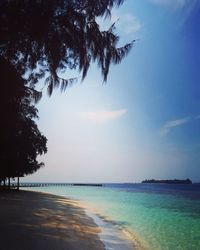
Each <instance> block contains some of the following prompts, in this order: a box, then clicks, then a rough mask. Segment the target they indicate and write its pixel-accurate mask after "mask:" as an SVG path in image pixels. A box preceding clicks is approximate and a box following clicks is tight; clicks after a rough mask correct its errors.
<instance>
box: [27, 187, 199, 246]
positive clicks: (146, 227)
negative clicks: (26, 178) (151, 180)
mask: <svg viewBox="0 0 200 250" xmlns="http://www.w3.org/2000/svg"><path fill="white" fill-rule="evenodd" d="M26 189H28V190H30V189H31V190H35V191H42V192H48V193H52V194H56V195H61V196H64V197H67V198H72V199H75V200H78V201H79V202H82V203H83V204H87V205H88V206H89V207H91V208H93V211H95V213H96V214H97V215H98V216H99V217H101V218H102V219H105V220H107V221H110V222H112V223H114V224H115V225H117V226H118V227H119V228H120V229H122V230H125V231H126V232H128V233H129V235H131V236H132V238H133V239H136V240H137V242H139V244H140V245H141V246H142V248H141V249H147V250H200V184H130V183H126V184H113V183H112V184H104V185H103V186H102V187H101V186H72V185H66V186H62V185H61V186H59V185H58V186H56V185H53V186H46V187H34V188H26ZM122 250H123V249H122Z"/></svg>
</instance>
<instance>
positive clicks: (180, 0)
mask: <svg viewBox="0 0 200 250" xmlns="http://www.w3.org/2000/svg"><path fill="white" fill-rule="evenodd" d="M149 1H151V2H152V3H154V4H157V5H161V6H164V7H170V8H173V9H177V10H178V9H188V10H189V11H191V10H192V9H193V8H195V7H196V6H198V5H199V0H149Z"/></svg>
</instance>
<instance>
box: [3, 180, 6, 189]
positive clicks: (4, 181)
mask: <svg viewBox="0 0 200 250" xmlns="http://www.w3.org/2000/svg"><path fill="white" fill-rule="evenodd" d="M3 186H4V188H5V187H6V178H4V179H3Z"/></svg>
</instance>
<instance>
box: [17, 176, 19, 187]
mask: <svg viewBox="0 0 200 250" xmlns="http://www.w3.org/2000/svg"><path fill="white" fill-rule="evenodd" d="M17 190H19V176H17Z"/></svg>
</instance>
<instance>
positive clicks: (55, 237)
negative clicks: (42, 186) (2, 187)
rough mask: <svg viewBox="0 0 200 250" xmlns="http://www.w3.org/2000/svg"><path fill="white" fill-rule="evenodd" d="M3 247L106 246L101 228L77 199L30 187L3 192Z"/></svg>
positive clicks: (11, 249) (0, 242)
mask: <svg viewBox="0 0 200 250" xmlns="http://www.w3.org/2000/svg"><path fill="white" fill-rule="evenodd" d="M0 232H1V235H0V249H2V250H27V249H28V250H36V249H37V250H39V249H41V250H51V249H52V250H60V249H63V250H64V249H65V250H75V249H76V250H78V249H82V250H86V249H87V250H89V249H97V250H101V249H104V244H103V243H102V241H101V240H100V238H99V235H98V233H99V232H100V228H99V227H98V226H97V225H96V224H95V223H94V222H93V219H92V218H90V217H89V216H87V215H86V214H85V211H84V209H83V208H81V207H80V206H79V205H78V203H77V202H76V201H73V200H69V199H65V198H62V197H59V196H55V195H51V194H43V193H39V192H28V191H19V192H17V191H11V192H1V193H0Z"/></svg>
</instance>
